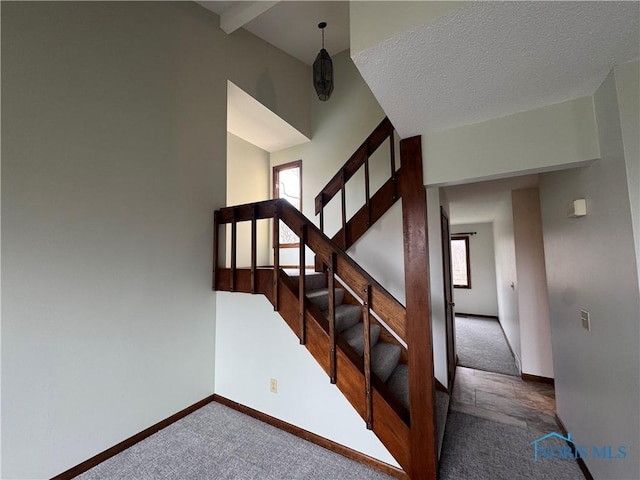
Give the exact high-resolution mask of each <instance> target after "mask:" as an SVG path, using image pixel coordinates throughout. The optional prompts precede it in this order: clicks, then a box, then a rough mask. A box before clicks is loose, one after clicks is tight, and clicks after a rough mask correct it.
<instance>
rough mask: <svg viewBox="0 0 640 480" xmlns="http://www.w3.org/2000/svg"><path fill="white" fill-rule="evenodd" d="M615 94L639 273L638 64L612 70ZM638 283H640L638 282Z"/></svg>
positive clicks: (639, 118) (639, 87)
mask: <svg viewBox="0 0 640 480" xmlns="http://www.w3.org/2000/svg"><path fill="white" fill-rule="evenodd" d="M615 79H616V90H617V94H618V99H619V101H618V104H619V107H620V127H621V129H622V143H623V145H624V158H625V163H626V166H627V185H628V187H629V203H630V204H631V221H632V223H633V240H634V242H635V249H636V265H637V268H638V272H640V141H639V140H638V131H640V106H639V105H640V63H639V62H637V61H636V62H631V63H626V64H624V65H619V66H617V67H616V68H615ZM639 281H640V279H639Z"/></svg>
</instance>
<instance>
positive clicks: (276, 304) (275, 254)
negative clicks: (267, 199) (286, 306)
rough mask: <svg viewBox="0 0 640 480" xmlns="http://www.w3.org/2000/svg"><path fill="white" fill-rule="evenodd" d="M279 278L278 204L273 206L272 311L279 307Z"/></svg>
mask: <svg viewBox="0 0 640 480" xmlns="http://www.w3.org/2000/svg"><path fill="white" fill-rule="evenodd" d="M279 277H280V203H277V202H276V203H275V204H274V206H273V310H274V311H276V312H277V311H278V310H279V309H280V307H279V300H278V297H279V291H278V289H279V283H280V282H278V278H279Z"/></svg>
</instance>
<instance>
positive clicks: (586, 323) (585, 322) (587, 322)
mask: <svg viewBox="0 0 640 480" xmlns="http://www.w3.org/2000/svg"><path fill="white" fill-rule="evenodd" d="M580 320H582V327H583V328H585V329H587V330H589V331H591V318H590V317H589V312H587V311H586V310H580Z"/></svg>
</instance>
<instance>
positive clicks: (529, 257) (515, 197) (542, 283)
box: [511, 187, 553, 378]
mask: <svg viewBox="0 0 640 480" xmlns="http://www.w3.org/2000/svg"><path fill="white" fill-rule="evenodd" d="M511 197H512V206H513V234H514V241H515V251H516V272H517V276H518V318H519V320H520V348H521V353H522V355H521V358H520V359H521V361H522V372H523V373H528V374H530V375H537V376H540V377H547V378H553V353H552V350H551V326H550V322H549V301H548V297H547V274H546V272H545V263H544V244H543V241H542V217H541V213H540V195H539V191H538V188H537V187H535V188H526V189H521V190H513V191H512V192H511Z"/></svg>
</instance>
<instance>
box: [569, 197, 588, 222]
mask: <svg viewBox="0 0 640 480" xmlns="http://www.w3.org/2000/svg"><path fill="white" fill-rule="evenodd" d="M586 214H587V200H586V199H584V198H579V199H578V200H574V201H573V202H571V203H570V204H569V207H568V208H567V216H568V217H569V218H578V217H584V216H585V215H586Z"/></svg>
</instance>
